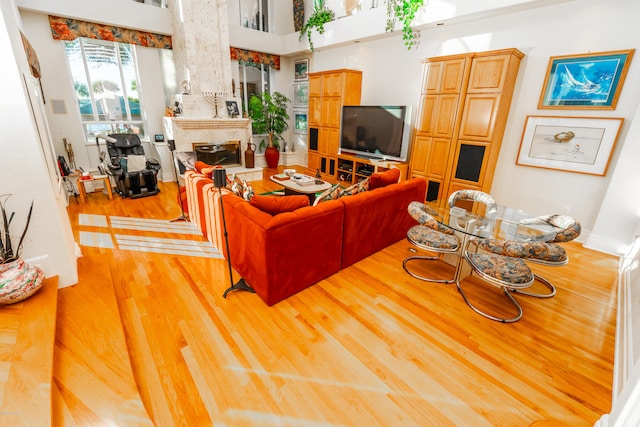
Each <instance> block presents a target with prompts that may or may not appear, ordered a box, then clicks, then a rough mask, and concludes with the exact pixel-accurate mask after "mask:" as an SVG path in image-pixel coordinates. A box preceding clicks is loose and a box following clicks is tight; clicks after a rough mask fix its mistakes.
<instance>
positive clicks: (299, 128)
mask: <svg viewBox="0 0 640 427" xmlns="http://www.w3.org/2000/svg"><path fill="white" fill-rule="evenodd" d="M307 125H308V123H307V112H306V111H294V112H293V133H307Z"/></svg>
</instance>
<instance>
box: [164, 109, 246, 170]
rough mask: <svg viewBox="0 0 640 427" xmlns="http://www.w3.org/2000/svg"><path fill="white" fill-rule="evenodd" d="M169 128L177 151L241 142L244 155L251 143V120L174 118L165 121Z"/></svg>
mask: <svg viewBox="0 0 640 427" xmlns="http://www.w3.org/2000/svg"><path fill="white" fill-rule="evenodd" d="M167 122H169V123H167ZM168 126H170V127H171V132H166V131H165V132H166V133H167V135H168V136H169V135H170V136H171V137H169V139H173V140H174V141H175V144H176V151H193V149H194V148H193V147H194V145H193V144H199V143H208V144H216V143H226V142H228V141H240V144H241V153H243V152H244V151H245V150H246V148H247V144H248V143H249V142H251V120H250V119H241V118H238V119H230V118H220V119H217V118H215V119H214V118H198V117H172V118H171V119H170V121H169V120H165V128H166V127H168ZM241 157H242V156H241ZM243 163H244V162H243Z"/></svg>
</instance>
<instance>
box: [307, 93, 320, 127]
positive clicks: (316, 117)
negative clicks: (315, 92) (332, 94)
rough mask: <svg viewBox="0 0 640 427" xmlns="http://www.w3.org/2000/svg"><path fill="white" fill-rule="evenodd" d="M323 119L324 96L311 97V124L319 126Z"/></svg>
mask: <svg viewBox="0 0 640 427" xmlns="http://www.w3.org/2000/svg"><path fill="white" fill-rule="evenodd" d="M321 120H322V98H318V97H311V98H309V126H319V125H320V123H321Z"/></svg>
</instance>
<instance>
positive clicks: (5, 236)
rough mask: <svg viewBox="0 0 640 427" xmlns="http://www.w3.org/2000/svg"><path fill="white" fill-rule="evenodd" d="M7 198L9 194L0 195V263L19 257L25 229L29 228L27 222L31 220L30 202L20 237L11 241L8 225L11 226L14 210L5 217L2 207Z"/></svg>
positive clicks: (5, 212)
mask: <svg viewBox="0 0 640 427" xmlns="http://www.w3.org/2000/svg"><path fill="white" fill-rule="evenodd" d="M7 198H9V194H3V195H0V214H1V215H2V217H1V218H0V264H8V263H10V262H13V261H16V260H17V259H18V258H20V251H21V250H22V242H23V241H24V236H25V235H26V234H27V230H28V229H29V223H30V222H31V213H32V212H33V202H32V203H31V208H30V209H29V213H28V214H27V218H26V224H25V226H24V230H23V231H22V233H21V234H20V237H19V238H18V239H17V240H16V241H13V242H12V240H11V239H12V238H13V237H14V236H13V235H12V234H10V232H9V227H10V226H11V222H12V221H13V219H14V216H15V212H11V214H10V215H9V216H8V217H7V211H6V210H5V207H4V204H5V201H6V199H7ZM3 199H4V200H3Z"/></svg>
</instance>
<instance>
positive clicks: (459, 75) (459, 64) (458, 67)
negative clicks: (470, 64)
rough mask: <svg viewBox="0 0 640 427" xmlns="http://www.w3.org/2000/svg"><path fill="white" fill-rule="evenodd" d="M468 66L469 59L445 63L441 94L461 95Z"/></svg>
mask: <svg viewBox="0 0 640 427" xmlns="http://www.w3.org/2000/svg"><path fill="white" fill-rule="evenodd" d="M466 64H467V58H458V59H451V60H448V61H445V62H444V63H443V66H442V76H441V78H440V93H460V91H461V90H462V82H463V80H464V71H465V66H466Z"/></svg>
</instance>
